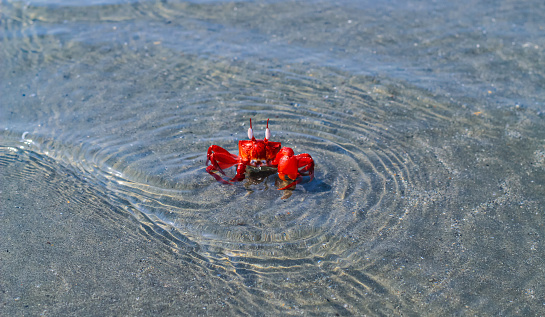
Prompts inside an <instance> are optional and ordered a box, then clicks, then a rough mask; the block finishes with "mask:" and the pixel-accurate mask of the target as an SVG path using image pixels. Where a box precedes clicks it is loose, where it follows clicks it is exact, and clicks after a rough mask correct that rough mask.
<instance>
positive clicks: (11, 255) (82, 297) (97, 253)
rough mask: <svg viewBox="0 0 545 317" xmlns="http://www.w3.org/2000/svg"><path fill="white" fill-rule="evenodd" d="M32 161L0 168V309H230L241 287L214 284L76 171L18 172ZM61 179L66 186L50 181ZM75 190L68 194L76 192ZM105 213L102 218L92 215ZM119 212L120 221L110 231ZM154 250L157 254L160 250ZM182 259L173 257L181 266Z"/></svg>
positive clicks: (23, 312)
mask: <svg viewBox="0 0 545 317" xmlns="http://www.w3.org/2000/svg"><path fill="white" fill-rule="evenodd" d="M27 164H28V162H24V161H23V162H11V164H8V165H7V166H1V168H0V195H1V197H2V206H1V207H0V219H1V221H0V232H1V233H2V239H0V250H1V253H0V277H1V278H0V298H1V299H0V305H1V306H0V315H2V316H38V315H43V316H70V315H71V316H135V315H138V316H145V315H148V316H149V315H161V316H173V315H178V316H182V315H184V316H197V315H208V314H213V315H222V314H224V313H225V312H231V313H233V312H234V310H233V309H232V307H231V306H230V304H229V303H227V302H225V298H226V297H227V296H229V297H231V296H233V295H234V293H235V292H236V290H232V289H222V288H221V287H218V286H217V282H215V284H216V285H215V286H214V287H211V286H210V284H209V283H210V281H209V278H208V280H206V279H203V278H202V276H200V275H199V273H198V272H196V271H195V267H196V266H195V265H192V267H191V269H189V268H188V266H187V262H186V261H187V260H186V259H184V255H183V254H177V253H176V252H174V251H172V252H168V250H161V252H159V249H165V248H167V247H166V246H165V245H164V244H162V243H160V242H158V241H157V240H156V239H155V238H154V237H153V236H150V237H149V238H148V239H142V236H141V235H137V233H139V232H140V233H141V234H142V231H143V230H144V229H143V227H142V226H141V225H140V224H139V223H138V222H137V221H135V220H134V218H133V217H131V216H130V215H129V214H127V213H125V212H124V211H123V210H120V209H119V208H116V207H113V206H112V205H110V204H108V202H106V201H102V200H98V199H87V198H93V196H91V195H86V196H84V195H74V196H77V197H79V198H80V200H79V201H71V200H70V196H71V194H72V193H74V194H75V192H81V191H86V190H90V189H89V188H88V187H87V186H86V185H85V184H84V183H83V182H81V181H79V180H77V179H76V178H74V177H73V176H72V175H69V174H65V175H61V174H57V173H52V174H51V173H36V174H34V175H33V179H34V180H33V181H32V182H29V181H26V180H24V179H22V178H21V177H19V176H20V175H19V172H20V171H23V170H25V168H26V165H27ZM47 183H56V184H58V185H59V186H62V187H63V188H64V195H59V191H56V190H53V189H51V188H49V189H48V188H47V186H44V184H47ZM71 192H72V193H71ZM96 215H100V217H96ZM110 221H115V222H118V223H119V224H120V225H119V227H118V228H121V227H122V228H124V230H122V231H121V230H113V229H114V228H113V227H112V226H109V225H107V223H108V222H110ZM158 254H160V255H161V256H160V257H158ZM176 264H177V265H176Z"/></svg>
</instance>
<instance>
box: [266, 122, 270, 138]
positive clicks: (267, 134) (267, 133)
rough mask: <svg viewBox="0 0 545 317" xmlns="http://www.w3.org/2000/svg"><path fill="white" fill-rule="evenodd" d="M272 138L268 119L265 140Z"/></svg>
mask: <svg viewBox="0 0 545 317" xmlns="http://www.w3.org/2000/svg"><path fill="white" fill-rule="evenodd" d="M270 138H271V130H269V119H267V129H265V140H268V139H270Z"/></svg>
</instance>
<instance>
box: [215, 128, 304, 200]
mask: <svg viewBox="0 0 545 317" xmlns="http://www.w3.org/2000/svg"><path fill="white" fill-rule="evenodd" d="M270 137H271V131H270V130H269V119H267V129H266V130H265V138H264V139H263V140H257V139H256V138H255V137H254V132H253V130H252V119H250V128H249V129H248V138H250V140H249V141H248V140H241V141H238V154H239V155H238V156H236V155H235V154H231V153H229V152H228V151H227V150H226V149H224V148H222V147H220V146H217V145H212V146H210V147H209V148H208V152H207V153H206V165H208V161H210V165H208V167H207V168H206V171H207V172H208V173H209V174H210V175H212V176H214V178H215V179H216V180H217V181H218V182H221V183H223V184H231V182H239V181H242V180H243V179H244V178H245V175H244V173H245V172H246V167H247V166H251V167H253V168H256V169H261V167H271V168H276V169H277V172H278V177H280V179H282V180H283V181H287V179H286V176H287V177H289V179H291V180H293V182H291V183H290V184H288V185H287V186H285V187H282V188H279V190H283V189H287V188H290V187H292V186H295V185H296V184H299V183H300V182H301V180H302V177H301V176H310V180H312V179H313V178H314V160H313V159H312V157H311V156H310V154H307V153H302V154H298V155H294V153H293V150H292V149H291V148H289V147H283V148H280V147H281V146H282V145H281V144H280V142H271V141H269V139H270ZM235 164H236V165H237V174H236V175H235V177H233V178H232V179H230V180H225V179H224V178H223V177H221V176H220V175H218V174H216V173H214V171H218V172H220V173H221V174H223V175H225V172H223V170H224V169H226V168H229V167H231V166H233V165H235ZM300 168H301V169H300Z"/></svg>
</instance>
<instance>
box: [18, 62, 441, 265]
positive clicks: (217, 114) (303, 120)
mask: <svg viewBox="0 0 545 317" xmlns="http://www.w3.org/2000/svg"><path fill="white" fill-rule="evenodd" d="M200 66H202V67H205V66H206V65H200ZM223 66H225V68H224V69H222V72H220V71H218V72H217V73H216V76H215V77H209V80H210V81H211V83H210V84H207V85H206V86H207V87H212V88H214V87H216V88H221V87H222V85H218V83H219V82H223V81H224V78H229V77H232V76H233V74H232V73H233V71H234V72H235V73H236V71H239V69H238V68H237V67H236V66H232V65H226V64H224V65H223ZM181 67H183V66H181ZM196 67H199V65H198V64H197V66H196ZM193 68H195V66H193ZM197 70H198V69H197ZM193 71H196V69H193ZM317 74H318V75H320V73H319V72H317ZM271 75H273V76H272V77H271ZM326 75H327V76H332V74H331V73H327V74H323V75H321V76H324V77H323V78H325V76H326ZM336 76H337V77H336V78H335V79H336V80H333V81H332V80H329V81H330V82H325V80H324V79H318V78H317V77H318V76H308V74H304V73H299V74H298V73H293V72H292V73H286V72H280V71H278V70H275V69H271V70H270V72H268V73H267V72H264V73H261V74H257V78H256V82H263V83H264V82H266V79H267V80H268V84H267V86H264V85H263V86H258V87H257V88H256V87H254V90H253V91H251V92H250V91H247V94H246V95H240V96H234V95H232V94H231V93H230V92H229V90H225V91H221V90H216V91H215V93H211V92H208V91H207V92H206V93H207V94H209V95H208V97H203V95H201V94H198V95H195V94H194V93H186V94H185V95H182V96H181V97H180V98H178V99H177V100H172V101H170V104H166V105H164V106H163V108H162V111H160V112H159V111H156V112H155V111H152V112H149V109H150V108H149V107H148V106H147V105H146V104H145V102H144V103H143V104H140V105H136V106H133V107H134V109H133V110H132V111H131V113H144V111H145V109H147V110H148V112H147V114H146V115H142V116H139V117H138V118H133V117H128V116H127V115H126V113H125V112H123V113H117V114H116V117H113V118H110V119H109V120H108V121H105V122H101V123H100V124H99V125H98V126H89V127H88V128H87V129H82V130H81V131H82V132H80V133H72V134H70V136H69V137H61V138H59V139H57V140H50V139H48V137H47V136H45V135H43V136H41V135H39V134H38V135H36V134H32V133H30V134H26V135H25V136H24V137H25V139H24V140H22V142H23V143H26V144H27V145H28V146H29V147H30V148H31V149H34V150H36V151H39V152H41V153H45V154H46V155H49V156H51V157H54V158H55V159H60V160H62V161H64V163H65V164H66V165H69V166H72V167H73V168H75V169H77V170H78V171H79V172H81V173H83V174H84V175H86V176H87V177H88V178H89V180H90V181H92V182H96V184H97V185H99V186H101V187H103V188H106V189H107V192H108V193H109V194H108V195H111V196H115V197H118V198H121V199H122V200H123V201H127V202H129V203H130V208H131V209H132V210H133V212H134V213H135V215H137V214H142V215H145V218H146V219H150V221H152V222H154V223H155V224H156V225H157V226H159V227H162V228H163V229H165V230H166V232H171V233H172V232H175V234H174V236H177V237H179V239H180V242H181V243H183V244H184V245H194V246H198V247H199V248H200V249H201V250H202V252H203V255H204V256H205V257H207V258H209V259H210V261H212V262H214V263H217V264H218V265H219V266H221V267H224V268H225V269H227V270H232V266H237V265H240V264H241V263H245V264H244V265H250V266H251V267H254V268H259V270H265V269H266V267H267V266H268V265H271V266H273V267H275V266H277V265H278V261H280V260H281V259H290V261H292V262H293V263H299V262H298V261H303V262H304V261H309V260H310V261H321V260H323V259H328V260H332V261H334V260H335V259H337V258H339V257H340V258H347V257H350V256H351V254H353V253H354V252H356V250H357V252H358V253H360V254H361V252H362V247H363V248H365V246H368V247H370V246H372V245H374V241H375V240H377V239H381V236H382V234H384V233H385V232H387V231H388V230H392V229H394V228H396V226H397V225H398V224H399V223H400V221H402V219H403V217H404V216H406V215H407V213H408V212H409V211H408V208H407V206H408V201H410V199H411V197H412V195H414V194H413V189H414V188H419V189H421V188H420V187H421V185H422V184H421V183H420V181H419V176H418V174H419V173H420V172H421V167H418V166H417V165H416V164H415V163H414V158H413V157H412V156H411V153H410V149H409V147H408V145H407V144H405V143H404V141H405V140H406V139H407V138H410V133H411V128H410V127H399V126H397V127H396V126H393V125H392V123H384V120H383V119H381V117H384V116H385V113H386V112H388V111H390V112H391V116H392V118H394V119H396V118H401V117H403V116H404V115H405V111H404V109H403V107H405V105H403V104H402V103H398V102H397V101H396V100H395V97H394V96H393V95H392V94H391V93H390V92H387V91H386V90H387V88H384V87H383V86H382V85H380V84H379V83H376V82H373V81H370V82H355V81H353V82H349V83H342V86H339V87H337V86H336V84H340V83H341V81H342V80H343V79H344V78H342V77H341V75H340V74H336ZM358 80H360V81H361V79H358ZM245 85H246V83H245V82H239V81H230V83H229V87H223V88H224V89H225V88H229V89H230V90H239V88H240V87H244V86H245ZM209 89H210V88H209ZM309 92H312V93H313V94H314V95H321V96H322V98H321V99H320V100H318V101H316V99H314V102H313V104H307V103H305V102H306V100H308V98H307V94H308V93H309ZM273 97H276V98H273ZM214 104H222V105H224V107H223V108H221V109H220V110H217V109H216V110H212V109H214V108H213V107H212V106H213V105H214ZM355 104H357V105H358V106H357V107H354V106H350V105H355ZM139 108H141V109H139ZM381 108H382V109H381ZM391 110H393V112H392V111H391ZM422 114H423V116H424V117H426V119H430V118H432V119H437V118H438V117H439V116H438V115H436V114H435V113H434V112H431V111H423V112H422ZM250 118H252V119H253V122H254V128H255V130H256V134H257V136H258V137H262V136H260V135H259V134H263V132H264V124H265V121H266V119H267V118H270V119H271V121H270V128H271V130H272V134H273V137H272V139H273V140H274V141H279V142H282V144H283V145H284V146H290V147H292V148H293V149H294V151H295V152H296V153H309V154H311V155H312V157H313V158H314V160H315V162H316V175H315V177H316V178H315V179H314V180H313V181H311V182H308V179H307V182H305V183H303V184H301V185H298V186H297V188H296V190H295V191H294V192H293V193H292V195H291V197H289V198H288V199H282V198H286V197H285V196H284V195H283V193H282V192H280V191H277V190H276V188H278V186H277V185H276V183H277V182H278V181H279V179H278V177H277V176H276V175H272V176H268V177H266V178H265V179H264V180H263V181H262V182H258V183H250V182H249V181H248V180H245V181H244V182H242V183H241V184H235V185H234V186H226V185H222V184H220V183H217V182H216V181H215V180H214V179H213V178H212V177H210V176H209V175H208V174H207V173H206V172H205V171H204V168H205V166H204V163H205V153H206V150H207V148H208V146H210V145H212V144H217V145H219V146H222V147H224V148H225V149H227V150H229V151H231V152H232V153H237V152H238V150H237V142H238V140H239V139H244V138H245V130H246V128H247V125H248V122H249V119H250ZM381 120H382V121H381ZM101 131H110V133H109V134H107V135H104V133H103V132H101ZM63 139H64V140H63ZM227 172H228V173H230V174H231V175H233V174H234V168H232V169H231V170H228V171H227ZM415 175H416V177H415Z"/></svg>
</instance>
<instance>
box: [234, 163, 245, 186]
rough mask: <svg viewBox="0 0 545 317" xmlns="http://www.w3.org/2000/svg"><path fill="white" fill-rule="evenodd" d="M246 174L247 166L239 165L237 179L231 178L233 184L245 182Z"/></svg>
mask: <svg viewBox="0 0 545 317" xmlns="http://www.w3.org/2000/svg"><path fill="white" fill-rule="evenodd" d="M245 172H246V164H244V163H239V164H238V165H237V174H236V175H235V177H233V178H231V182H240V181H242V180H244V178H246V176H245V175H244V173H245Z"/></svg>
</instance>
